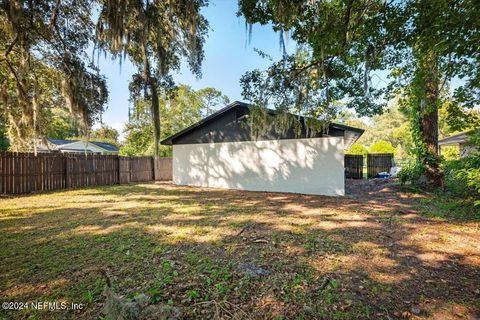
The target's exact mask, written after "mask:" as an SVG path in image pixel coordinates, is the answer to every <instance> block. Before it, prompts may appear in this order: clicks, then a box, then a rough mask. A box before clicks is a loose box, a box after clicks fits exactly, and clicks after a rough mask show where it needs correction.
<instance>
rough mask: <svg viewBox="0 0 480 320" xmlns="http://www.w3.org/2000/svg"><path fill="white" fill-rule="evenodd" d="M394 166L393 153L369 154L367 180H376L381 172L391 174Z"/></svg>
mask: <svg viewBox="0 0 480 320" xmlns="http://www.w3.org/2000/svg"><path fill="white" fill-rule="evenodd" d="M392 166H393V153H369V154H367V178H368V179H370V178H375V177H376V176H377V175H378V174H379V173H380V172H390V169H391V168H392Z"/></svg>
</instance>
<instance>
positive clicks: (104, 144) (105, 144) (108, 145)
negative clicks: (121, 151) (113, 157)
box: [90, 141, 118, 152]
mask: <svg viewBox="0 0 480 320" xmlns="http://www.w3.org/2000/svg"><path fill="white" fill-rule="evenodd" d="M90 143H93V144H94V145H96V146H99V147H100V148H102V149H105V150H107V151H114V152H116V151H118V148H117V147H116V146H114V145H113V144H111V143H108V142H98V141H90Z"/></svg>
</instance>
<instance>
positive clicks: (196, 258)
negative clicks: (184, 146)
mask: <svg viewBox="0 0 480 320" xmlns="http://www.w3.org/2000/svg"><path fill="white" fill-rule="evenodd" d="M392 194H393V192H392ZM36 197H38V198H35V199H36V200H38V202H36V203H33V202H32V203H27V201H28V199H29V197H19V198H18V199H9V200H8V201H10V202H11V203H7V204H6V205H5V206H6V207H9V208H10V207H11V208H13V209H12V210H11V211H10V212H8V213H7V214H5V215H0V218H1V220H0V240H1V243H2V247H1V249H0V261H1V262H0V271H1V273H0V286H1V291H2V292H3V294H2V296H4V297H5V298H6V299H5V300H9V301H25V300H32V301H33V300H40V299H46V298H48V299H50V300H55V299H59V298H64V299H68V300H70V301H74V302H76V301H79V300H80V301H82V302H85V303H87V304H88V308H87V309H86V310H85V311H83V312H80V313H73V312H65V313H64V315H65V317H70V318H77V317H79V318H85V319H87V318H92V317H96V316H98V314H99V313H100V309H101V305H102V302H103V300H102V299H103V298H102V288H103V280H102V278H101V277H100V276H99V274H98V272H97V270H98V269H104V270H106V271H107V273H108V274H109V275H110V276H111V278H112V280H113V283H114V287H115V290H116V291H118V292H120V293H123V294H126V295H130V296H132V295H135V294H138V293H140V292H144V293H148V294H150V295H151V296H154V297H155V299H157V300H158V301H162V302H165V303H166V302H168V301H171V302H172V303H174V304H175V305H178V306H181V307H182V308H183V310H184V316H185V318H198V317H212V316H214V315H215V308H214V303H219V304H221V306H222V308H223V309H224V311H221V312H220V313H221V315H222V317H225V318H229V317H230V318H231V317H232V315H235V316H237V317H238V318H245V317H246V315H248V316H249V317H250V318H273V317H275V316H282V317H284V318H288V319H290V318H302V317H303V318H311V319H318V318H328V319H330V318H401V317H410V316H414V317H431V318H442V317H443V318H448V317H450V318H455V317H459V316H460V315H461V316H462V317H466V318H468V317H470V318H476V317H478V316H479V310H480V306H479V294H480V293H479V291H478V288H479V286H480V269H479V265H480V253H479V251H480V249H479V248H478V243H479V234H478V229H475V226H473V225H471V224H469V223H463V224H460V223H450V222H448V221H439V220H432V219H429V218H427V217H424V216H421V215H419V214H418V213H417V212H416V210H415V209H414V208H413V205H414V202H413V201H410V200H406V201H405V202H402V200H398V199H397V200H395V198H393V197H394V196H393V195H392V198H391V199H390V200H389V201H383V200H375V199H365V201H363V200H362V199H361V198H359V199H357V198H354V197H345V198H339V197H326V196H306V195H296V194H279V193H265V192H246V191H233V190H218V189H204V188H191V187H176V186H173V185H169V184H145V185H131V186H114V187H100V188H94V189H85V190H80V191H75V192H69V191H67V192H58V193H52V194H48V195H41V196H36ZM397 197H398V195H397ZM82 201H83V202H82ZM371 201H373V202H371ZM375 201H376V202H375ZM20 203H21V204H20ZM15 205H16V206H17V207H18V208H15ZM244 263H250V264H252V265H255V266H258V267H260V268H263V269H265V270H267V271H268V272H269V274H268V275H267V276H263V277H252V276H250V275H248V274H245V273H243V272H241V271H239V270H238V265H240V264H244ZM2 299H3V298H2ZM206 302H209V303H206ZM3 314H5V316H6V317H7V318H8V317H12V318H15V317H17V316H18V315H19V313H13V312H10V311H9V312H8V313H5V310H3ZM62 314H63V313H62ZM20 315H24V316H29V315H31V314H30V313H29V312H27V311H25V312H24V313H21V314H20ZM49 316H51V314H49V313H39V317H43V318H48V317H49Z"/></svg>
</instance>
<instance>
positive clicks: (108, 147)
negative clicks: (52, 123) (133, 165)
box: [47, 138, 118, 152]
mask: <svg viewBox="0 0 480 320" xmlns="http://www.w3.org/2000/svg"><path fill="white" fill-rule="evenodd" d="M47 140H48V141H49V142H50V143H52V144H55V145H57V146H61V145H65V144H70V143H74V142H78V141H81V140H64V139H50V138H48V139H47ZM88 143H91V144H94V145H96V146H97V147H100V148H102V149H104V150H106V151H110V152H118V148H117V147H116V146H114V145H113V144H111V143H108V142H98V141H89V142H88Z"/></svg>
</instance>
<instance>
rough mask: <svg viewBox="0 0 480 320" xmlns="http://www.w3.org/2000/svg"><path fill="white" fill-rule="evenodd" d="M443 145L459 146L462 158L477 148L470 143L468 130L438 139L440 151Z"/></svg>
mask: <svg viewBox="0 0 480 320" xmlns="http://www.w3.org/2000/svg"><path fill="white" fill-rule="evenodd" d="M443 146H457V147H458V148H459V151H460V158H464V157H466V156H467V155H469V154H470V153H472V152H473V151H475V150H476V148H475V146H469V145H468V132H462V133H459V134H455V135H453V136H450V137H447V138H444V139H442V140H439V141H438V147H439V148H440V153H441V150H442V147H443Z"/></svg>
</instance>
